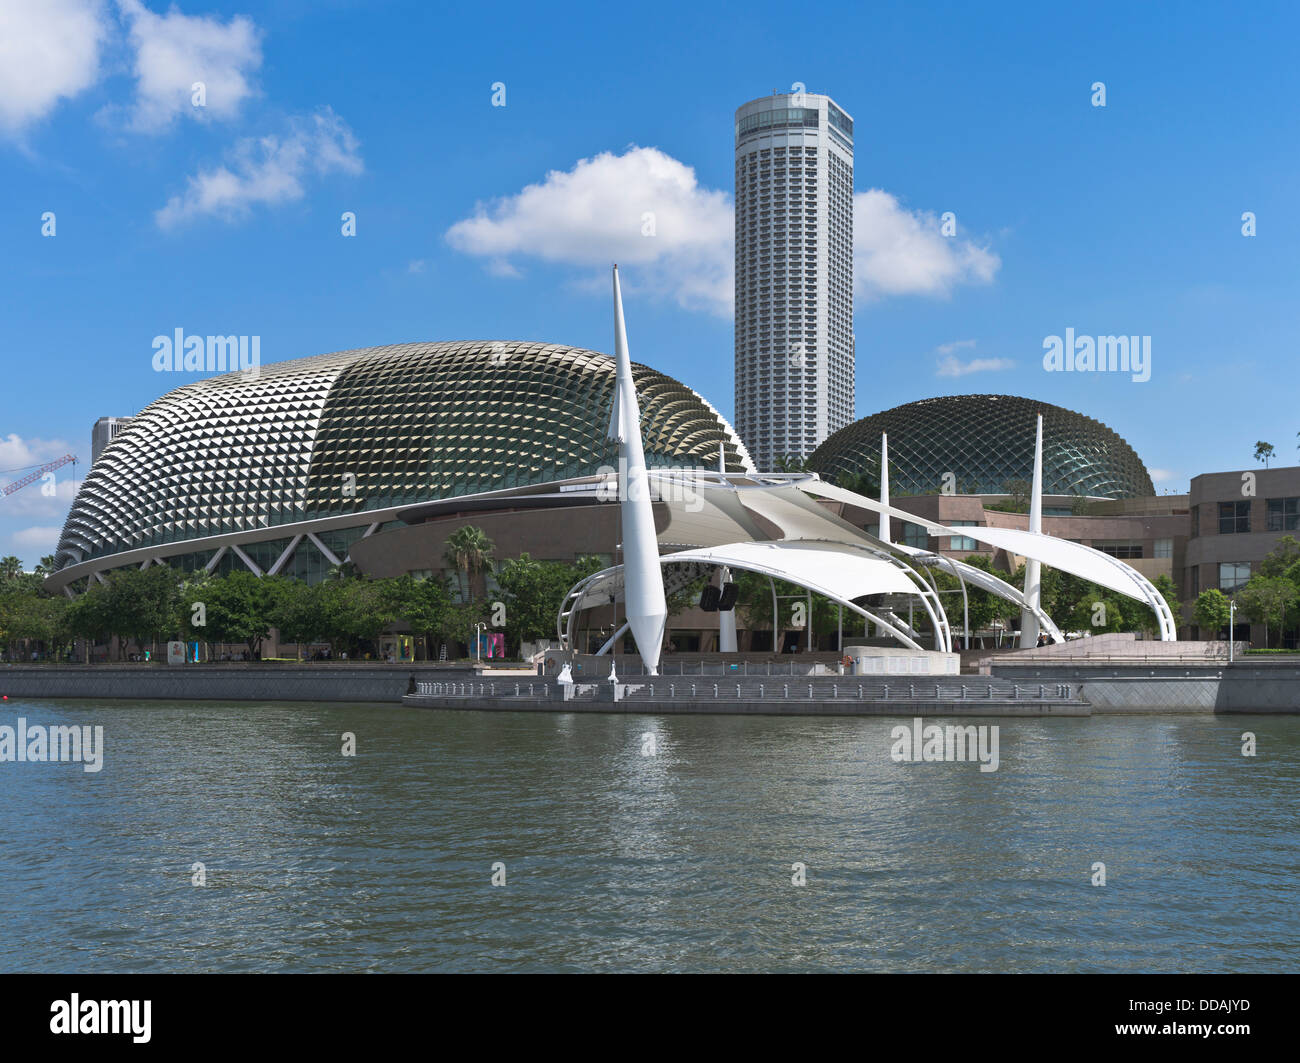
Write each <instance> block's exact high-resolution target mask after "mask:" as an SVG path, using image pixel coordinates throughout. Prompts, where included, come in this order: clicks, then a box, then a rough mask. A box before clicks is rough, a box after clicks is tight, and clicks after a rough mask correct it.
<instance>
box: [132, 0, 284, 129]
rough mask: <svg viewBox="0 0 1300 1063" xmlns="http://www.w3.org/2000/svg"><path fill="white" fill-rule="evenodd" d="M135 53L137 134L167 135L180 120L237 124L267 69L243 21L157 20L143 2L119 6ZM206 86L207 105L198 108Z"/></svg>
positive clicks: (174, 16)
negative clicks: (254, 78)
mask: <svg viewBox="0 0 1300 1063" xmlns="http://www.w3.org/2000/svg"><path fill="white" fill-rule="evenodd" d="M118 7H119V8H120V9H121V12H122V17H123V19H124V20H125V21H126V22H127V23H128V25H129V27H130V39H131V46H132V47H133V48H134V49H135V78H136V100H135V106H134V108H133V112H132V116H131V126H132V128H134V129H136V130H137V131H142V132H156V131H160V130H163V129H166V128H167V127H168V126H170V125H171V124H172V122H173V121H174V120H175V119H176V117H177V116H178V115H190V116H191V117H193V118H196V119H199V120H201V121H202V120H207V119H210V118H233V117H234V116H235V115H236V114H237V113H238V111H239V106H240V104H241V103H243V101H244V100H245V99H247V98H248V97H249V96H251V95H252V94H253V93H254V91H255V90H254V86H253V85H252V84H251V82H250V80H249V79H250V76H251V74H252V72H253V71H255V70H257V69H258V68H259V67H260V66H261V65H262V49H261V40H260V34H259V32H258V29H257V27H256V26H255V25H254V24H253V23H252V22H251V21H250V20H249V19H247V18H245V17H244V16H242V15H237V16H235V17H234V18H232V19H231V20H230V21H229V22H227V23H224V24H223V23H222V22H220V21H219V20H218V19H216V18H212V17H205V16H199V15H185V14H182V13H181V12H180V11H178V10H176V8H175V7H172V8H171V10H169V11H168V12H167V14H165V15H156V14H154V13H153V12H152V11H150V10H149V9H148V8H146V7H145V6H144V5H143V4H142V3H140V0H118ZM195 82H202V83H203V86H204V90H205V95H206V100H205V104H204V106H202V107H195V106H194V104H193V102H192V94H193V86H194V83H195Z"/></svg>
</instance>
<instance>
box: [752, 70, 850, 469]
mask: <svg viewBox="0 0 1300 1063" xmlns="http://www.w3.org/2000/svg"><path fill="white" fill-rule="evenodd" d="M735 353H736V430H737V432H738V433H739V434H740V437H741V439H743V440H744V442H745V445H746V446H747V447H748V449H749V452H750V454H751V455H752V456H753V459H754V461H755V463H756V464H757V465H758V467H759V469H761V470H765V471H772V470H773V469H774V468H775V467H776V464H777V460H778V459H779V458H781V457H783V456H785V455H787V454H788V455H792V456H793V457H796V458H804V457H806V456H807V455H808V454H811V453H812V451H813V450H814V449H815V448H816V447H817V445H818V444H819V443H820V442H821V441H822V440H823V439H825V438H826V437H827V436H828V435H830V434H831V433H832V432H834V431H836V430H837V429H839V428H843V427H844V426H845V425H847V424H848V423H849V422H851V421H852V420H853V414H854V393H853V119H852V117H851V116H850V115H848V114H846V113H845V112H844V110H843V109H842V108H840V107H838V106H837V105H836V104H835V102H834V101H833V100H832V99H831V98H830V97H829V96H819V95H816V94H813V93H807V92H804V93H789V94H776V93H774V94H773V95H771V96H764V97H762V98H761V99H757V100H752V101H750V102H749V103H746V104H744V105H743V106H742V107H740V108H739V109H738V110H737V111H736V350H735Z"/></svg>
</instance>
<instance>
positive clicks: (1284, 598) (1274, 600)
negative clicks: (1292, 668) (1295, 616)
mask: <svg viewBox="0 0 1300 1063" xmlns="http://www.w3.org/2000/svg"><path fill="white" fill-rule="evenodd" d="M1297 603H1300V589H1298V588H1297V587H1296V585H1295V584H1294V583H1292V582H1291V581H1290V580H1289V579H1286V578H1285V577H1283V576H1253V577H1251V580H1250V582H1249V583H1247V584H1246V585H1245V586H1244V587H1242V588H1241V590H1239V591H1237V608H1238V609H1239V610H1240V611H1241V612H1242V614H1244V615H1245V616H1246V618H1247V619H1249V620H1252V621H1254V622H1255V623H1257V624H1263V625H1264V645H1265V646H1268V644H1269V630H1270V628H1276V629H1279V630H1281V629H1284V628H1285V627H1286V614H1287V611H1288V610H1291V611H1294V610H1295V607H1296V605H1297Z"/></svg>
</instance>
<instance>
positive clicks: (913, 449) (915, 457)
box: [806, 395, 1155, 498]
mask: <svg viewBox="0 0 1300 1063" xmlns="http://www.w3.org/2000/svg"><path fill="white" fill-rule="evenodd" d="M1040 413H1041V414H1042V415H1043V493H1044V494H1047V495H1085V496H1091V497H1094V498H1096V497H1100V498H1137V497H1146V496H1149V495H1153V494H1155V488H1154V487H1153V486H1152V483H1151V476H1150V474H1149V473H1148V472H1147V470H1146V466H1145V465H1143V463H1142V459H1141V458H1139V457H1138V455H1137V452H1136V451H1135V450H1134V449H1133V448H1132V447H1131V446H1129V444H1128V443H1127V442H1125V441H1124V439H1123V438H1121V437H1120V436H1119V435H1118V434H1117V433H1116V432H1114V431H1113V430H1112V429H1110V428H1108V427H1106V425H1104V424H1102V423H1101V422H1100V421H1095V420H1093V419H1092V418H1091V417H1086V416H1084V415H1083V414H1081V413H1076V412H1075V411H1073V410H1067V409H1065V408H1064V407H1061V406H1053V405H1051V404H1050V403H1046V402H1038V401H1036V400H1033V399H1025V398H1019V397H1017V396H1014V395H942V396H939V397H937V398H932V399H921V400H920V401H918V402H909V403H907V404H905V405H903V406H895V407H894V408H893V409H891V410H885V411H883V412H882V413H877V414H873V415H872V416H870V417H864V418H863V419H862V420H860V421H855V422H854V423H853V424H851V425H848V426H846V427H845V428H842V429H840V430H839V431H838V432H836V433H834V434H833V435H831V436H829V437H828V438H827V439H826V440H825V441H824V442H823V443H822V444H821V446H819V447H818V448H817V449H816V450H815V451H814V452H813V453H812V454H811V455H809V457H808V460H807V463H806V464H807V468H808V469H809V470H810V471H812V472H816V473H819V474H820V475H821V476H823V477H824V478H826V479H828V480H832V481H835V480H838V479H839V478H841V477H848V478H850V479H854V480H856V479H858V478H859V477H866V478H867V479H868V480H871V481H873V482H875V481H878V478H879V475H880V436H881V434H882V433H885V434H887V435H888V436H889V481H890V489H891V491H892V493H893V494H894V495H895V496H897V495H933V494H939V493H941V492H942V493H948V492H945V490H944V487H945V483H947V484H949V485H951V491H955V492H956V493H958V494H966V495H976V494H1005V493H1007V492H1008V487H1007V485H1008V484H1009V483H1010V482H1012V481H1016V480H1020V481H1024V482H1026V483H1027V482H1028V481H1029V479H1030V477H1031V475H1032V467H1033V458H1034V438H1035V434H1036V423H1037V422H1036V419H1037V415H1038V414H1040Z"/></svg>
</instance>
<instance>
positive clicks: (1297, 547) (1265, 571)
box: [1256, 535, 1300, 577]
mask: <svg viewBox="0 0 1300 1063" xmlns="http://www.w3.org/2000/svg"><path fill="white" fill-rule="evenodd" d="M1297 561H1300V542H1297V541H1296V537H1295V536H1294V535H1284V536H1282V538H1280V539H1279V540H1278V541H1277V545H1276V546H1275V547H1273V549H1272V551H1271V552H1270V553H1269V554H1268V556H1267V557H1265V558H1264V559H1263V560H1262V561H1261V562H1260V563H1259V568H1258V569H1257V570H1256V572H1257V574H1258V575H1261V576H1265V577H1271V576H1281V575H1284V574H1285V573H1286V572H1287V570H1288V569H1290V568H1291V567H1292V566H1293V565H1294V564H1295V563H1296V562H1297Z"/></svg>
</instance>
